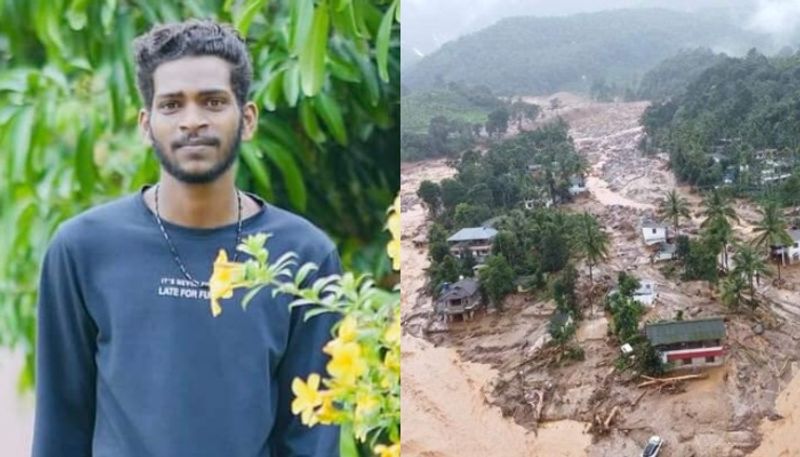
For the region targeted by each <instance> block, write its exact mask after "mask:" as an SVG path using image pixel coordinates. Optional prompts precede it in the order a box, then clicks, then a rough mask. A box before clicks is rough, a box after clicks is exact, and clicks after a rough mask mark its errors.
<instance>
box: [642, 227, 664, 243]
mask: <svg viewBox="0 0 800 457" xmlns="http://www.w3.org/2000/svg"><path fill="white" fill-rule="evenodd" d="M642 236H643V237H644V242H645V244H655V243H661V242H664V241H666V240H667V229H665V228H654V229H653V228H642Z"/></svg>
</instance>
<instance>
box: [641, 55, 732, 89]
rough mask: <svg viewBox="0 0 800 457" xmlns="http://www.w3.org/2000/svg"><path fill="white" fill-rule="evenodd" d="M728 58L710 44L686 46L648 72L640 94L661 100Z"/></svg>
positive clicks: (643, 78)
mask: <svg viewBox="0 0 800 457" xmlns="http://www.w3.org/2000/svg"><path fill="white" fill-rule="evenodd" d="M725 58H726V56H725V55H724V54H722V53H719V54H717V53H715V52H714V51H712V50H711V49H709V48H695V49H682V50H680V51H678V53H677V54H676V55H674V56H672V57H669V58H667V59H664V60H663V61H661V62H660V63H659V64H658V65H656V66H655V67H653V68H652V69H651V70H650V71H648V72H647V73H645V74H644V76H643V77H642V80H641V82H640V83H639V90H638V91H637V93H636V98H638V99H640V100H654V101H658V100H664V99H667V98H669V97H675V96H678V95H681V94H683V92H684V91H685V90H686V87H687V86H689V84H690V83H691V82H692V81H694V80H695V79H697V77H699V76H700V74H702V73H703V72H704V71H706V70H708V69H709V68H711V67H713V66H714V65H716V64H718V63H720V62H722V61H724V60H725Z"/></svg>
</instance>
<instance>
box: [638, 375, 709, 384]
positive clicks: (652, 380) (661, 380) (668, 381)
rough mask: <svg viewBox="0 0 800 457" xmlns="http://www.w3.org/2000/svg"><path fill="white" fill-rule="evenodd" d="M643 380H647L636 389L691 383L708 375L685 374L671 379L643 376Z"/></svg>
mask: <svg viewBox="0 0 800 457" xmlns="http://www.w3.org/2000/svg"><path fill="white" fill-rule="evenodd" d="M643 377H644V378H648V380H647V381H644V382H641V383H639V384H638V385H637V386H636V387H639V388H642V387H648V386H653V385H659V386H664V385H666V384H671V383H676V382H680V381H691V380H694V379H705V378H707V377H708V374H706V373H701V374H687V375H683V376H675V377H672V378H650V377H649V376H643Z"/></svg>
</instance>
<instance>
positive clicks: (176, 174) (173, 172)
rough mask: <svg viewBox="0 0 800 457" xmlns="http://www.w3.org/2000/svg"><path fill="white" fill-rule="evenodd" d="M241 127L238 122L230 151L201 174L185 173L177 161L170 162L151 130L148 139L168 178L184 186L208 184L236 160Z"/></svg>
mask: <svg viewBox="0 0 800 457" xmlns="http://www.w3.org/2000/svg"><path fill="white" fill-rule="evenodd" d="M242 127H243V126H242V122H241V121H240V122H239V128H238V129H237V132H236V138H235V139H234V141H233V144H231V147H230V149H228V150H227V151H226V153H225V155H224V156H223V157H224V158H223V160H222V161H221V162H218V163H215V164H214V166H213V167H211V168H210V169H208V170H206V171H204V172H201V173H193V172H190V171H186V170H184V169H182V168H181V167H180V165H179V164H178V162H177V160H174V158H173V159H172V160H171V159H170V158H169V157H167V155H166V154H165V153H164V150H165V149H164V146H163V145H162V144H161V143H160V142H159V141H158V140H156V139H155V138H154V137H153V131H152V129H151V130H150V139H151V141H152V143H153V149H155V151H156V155H157V156H158V161H159V162H161V167H162V168H163V169H164V171H166V172H167V173H168V174H169V175H170V176H172V177H173V178H175V179H177V180H178V181H181V182H183V183H185V184H208V183H211V182H214V181H216V180H217V178H219V177H220V176H222V175H223V174H224V173H225V172H226V171H228V169H229V168H230V167H231V166H232V165H233V163H234V162H236V158H237V157H238V156H239V146H240V145H241V142H242ZM174 149H175V148H173V150H174Z"/></svg>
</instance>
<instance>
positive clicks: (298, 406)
mask: <svg viewBox="0 0 800 457" xmlns="http://www.w3.org/2000/svg"><path fill="white" fill-rule="evenodd" d="M319 382H320V378H319V375H318V374H316V373H312V374H311V375H310V376H309V377H308V383H305V382H303V380H302V379H300V378H294V380H293V381H292V392H293V393H294V396H295V398H294V400H293V401H292V414H295V415H297V414H301V416H300V420H301V421H302V422H303V424H305V425H308V426H309V427H311V426H313V425H314V424H316V423H317V421H318V418H317V416H316V414H314V408H315V407H317V406H319V405H320V404H322V395H321V393H320V392H319V390H318V389H319Z"/></svg>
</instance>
